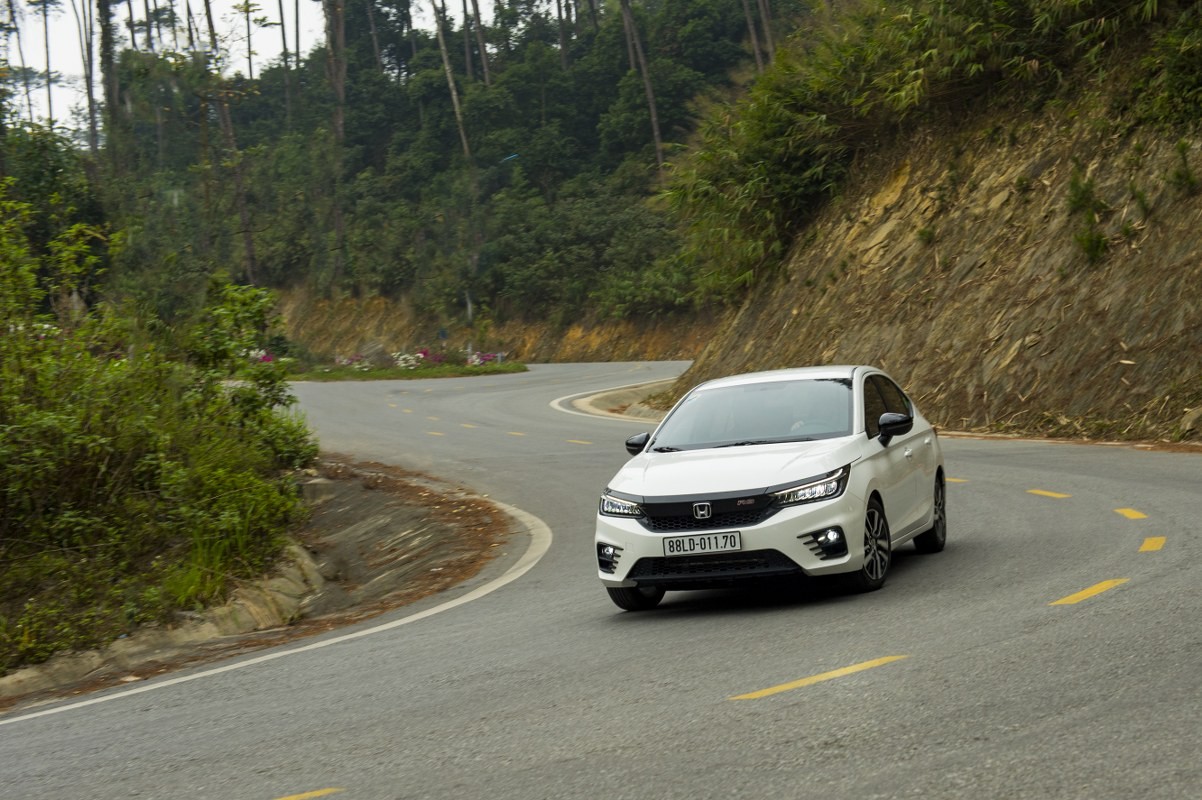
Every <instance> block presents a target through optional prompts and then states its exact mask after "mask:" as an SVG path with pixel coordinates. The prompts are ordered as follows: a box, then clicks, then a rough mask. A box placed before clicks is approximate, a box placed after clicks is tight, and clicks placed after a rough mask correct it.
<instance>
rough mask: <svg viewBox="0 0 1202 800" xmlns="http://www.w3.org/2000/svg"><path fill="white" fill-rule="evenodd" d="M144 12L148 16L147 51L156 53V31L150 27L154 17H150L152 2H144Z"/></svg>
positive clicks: (145, 0)
mask: <svg viewBox="0 0 1202 800" xmlns="http://www.w3.org/2000/svg"><path fill="white" fill-rule="evenodd" d="M142 11H143V13H144V14H146V50H147V51H148V52H151V53H153V52H154V35H153V34H154V29H153V28H152V27H151V26H150V21H151V20H152V19H153V17H152V16H151V15H150V0H142Z"/></svg>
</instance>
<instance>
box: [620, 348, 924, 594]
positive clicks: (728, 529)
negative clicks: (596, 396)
mask: <svg viewBox="0 0 1202 800" xmlns="http://www.w3.org/2000/svg"><path fill="white" fill-rule="evenodd" d="M626 449H627V451H629V452H630V454H631V455H632V456H634V457H633V458H632V459H630V461H628V462H627V463H626V465H625V466H624V467H622V469H621V470H619V472H618V474H617V475H615V476H614V478H613V480H611V481H610V483H609V486H608V487H607V488H606V489H605V492H604V493H603V494H602V495H601V502H600V504H599V506H598V509H597V532H596V554H597V569H598V573H597V574H598V577H600V579H601V582H602V583H603V584H604V585H605V587H606V589H607V590H608V591H609V596H610V598H611V599H612V600H613V601H614V603H616V604H617V605H618V606H619V607H621V608H623V609H626V610H628V611H639V610H644V609H650V608H654V607H655V606H656V605H657V604H658V603H659V601H660V600H661V599H663V596H664V592H665V591H667V590H676V589H701V588H711V587H715V586H728V585H737V584H740V583H743V582H745V581H756V580H766V579H777V578H788V577H790V576H797V577H801V576H810V575H813V576H817V575H842V576H844V580H846V581H847V583H848V585H849V586H850V588H852V589H853V590H855V591H862V592H864V591H872V590H875V589H879V588H880V587H881V586H882V585H883V584H884V582H885V576H886V574H887V573H888V571H889V565H890V563H891V562H892V557H893V549H894V548H895V547H897V546H898V545H901V544H904V543H905V542H908V541H911V540H912V541H913V542H914V544H915V546H916V547H917V548H918V550H919V551H921V552H924V553H935V552H939V551H940V550H942V549H943V546H944V543H945V541H946V538H947V515H946V507H945V502H944V497H945V494H944V471H943V470H944V468H943V452H942V450H941V449H940V446H939V438H938V436H937V435H936V433H935V429H934V428H933V427H931V424H930V423H929V422H928V421H927V420H926V419H925V418H924V417H923V416H922V415H921V414H920V413H919V411H918V409H917V408H915V406H914V403H913V402H912V401H911V400H910V398H909V397H908V396H906V393H905V392H903V391H902V390H901V388H900V387H899V386H898V385H897V383H896V382H895V381H894V380H893V379H892V378H890V377H889V376H888V375H886V374H885V373H884V372H882V371H881V370H879V369H875V368H873V367H865V366H830V367H807V368H804V369H782V370H773V371H770V372H755V373H748V374H745V375H736V376H733V377H729V378H721V379H718V380H714V381H709V382H707V383H703V384H701V385H700V386H697V387H696V388H694V389H693V390H692V391H690V392H689V393H688V394H686V395H685V396H684V397H682V398H681V399H680V401H679V402H678V403H677V404H676V405H675V406H674V407H673V408H672V410H671V411H670V412H668V415H667V416H666V417H665V418H664V420H663V422H661V423H660V425H659V427H657V428H656V429H655V431H654V432H652V433H641V434H638V435H637V436H632V437H631V438H629V439H627V440H626Z"/></svg>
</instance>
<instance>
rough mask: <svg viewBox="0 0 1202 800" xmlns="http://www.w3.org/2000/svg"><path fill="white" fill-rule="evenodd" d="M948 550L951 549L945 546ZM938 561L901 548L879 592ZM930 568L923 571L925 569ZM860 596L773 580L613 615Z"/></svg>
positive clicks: (688, 594)
mask: <svg viewBox="0 0 1202 800" xmlns="http://www.w3.org/2000/svg"><path fill="white" fill-rule="evenodd" d="M948 549H949V550H950V549H951V547H950V545H949V548H948ZM938 560H940V559H939V558H938V557H936V558H935V559H932V557H931V556H926V555H923V554H920V553H918V552H916V551H915V550H914V549H913V548H912V547H907V546H902V547H901V548H900V549H898V550H896V551H894V553H893V563H892V565H891V566H890V569H889V575H888V581H887V582H886V584H885V586H883V587H882V588H881V589H880V590H879V592H873V593H871V594H878V593H888V592H889V591H890V589H893V590H894V591H900V590H904V586H905V585H906V584H907V583H909V582H911V580H912V579H915V578H917V577H918V576H919V575H921V574H922V573H924V572H926V571H928V570H929V569H932V568H935V567H936V566H938V565H937V563H936V561H938ZM928 564H929V565H930V567H927V566H926V565H928ZM861 596H862V595H860V594H858V593H856V592H853V591H849V590H848V589H847V588H845V585H844V582H843V580H842V579H841V577H840V576H837V575H835V576H825V577H804V578H787V579H775V580H769V581H764V582H757V583H755V584H754V585H748V586H732V587H730V588H715V589H701V590H692V591H679V592H668V594H667V595H666V596H665V597H664V600H663V602H662V603H661V604H660V605H659V607H658V608H656V609H655V610H654V611H651V612H641V613H636V614H622V613H619V614H617V615H615V618H616V619H619V620H632V619H654V618H656V617H663V616H665V615H701V614H704V615H728V614H743V613H747V612H756V611H774V610H780V609H788V608H795V607H798V608H799V607H806V608H823V607H828V606H834V605H838V604H841V603H847V602H854V601H856V599H857V598H859V597H861Z"/></svg>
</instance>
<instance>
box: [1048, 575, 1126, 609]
mask: <svg viewBox="0 0 1202 800" xmlns="http://www.w3.org/2000/svg"><path fill="white" fill-rule="evenodd" d="M1129 580H1130V578H1115V579H1114V580H1111V581H1102V582H1101V583H1095V584H1094V585H1093V586H1090V587H1089V588H1088V589H1082V590H1081V591H1079V592H1077V593H1076V594H1070V595H1069V596H1068V597H1061V598H1060V599H1059V600H1055V601H1053V602H1051V603H1048V605H1050V606H1071V605H1075V604H1077V603H1080V602H1081V601H1082V600H1088V599H1089V598H1091V597H1094V596H1095V595H1099V594H1101V593H1102V592H1108V591H1110V590H1111V589H1113V588H1114V587H1116V586H1122V585H1123V584H1124V583H1126V582H1127V581H1129Z"/></svg>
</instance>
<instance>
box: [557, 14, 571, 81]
mask: <svg viewBox="0 0 1202 800" xmlns="http://www.w3.org/2000/svg"><path fill="white" fill-rule="evenodd" d="M555 21H556V28H557V31H558V35H559V66H560V68H561V69H563V70H565V71H566V70H567V68H568V34H567V31H566V30H565V29H564V21H563V0H555Z"/></svg>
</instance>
